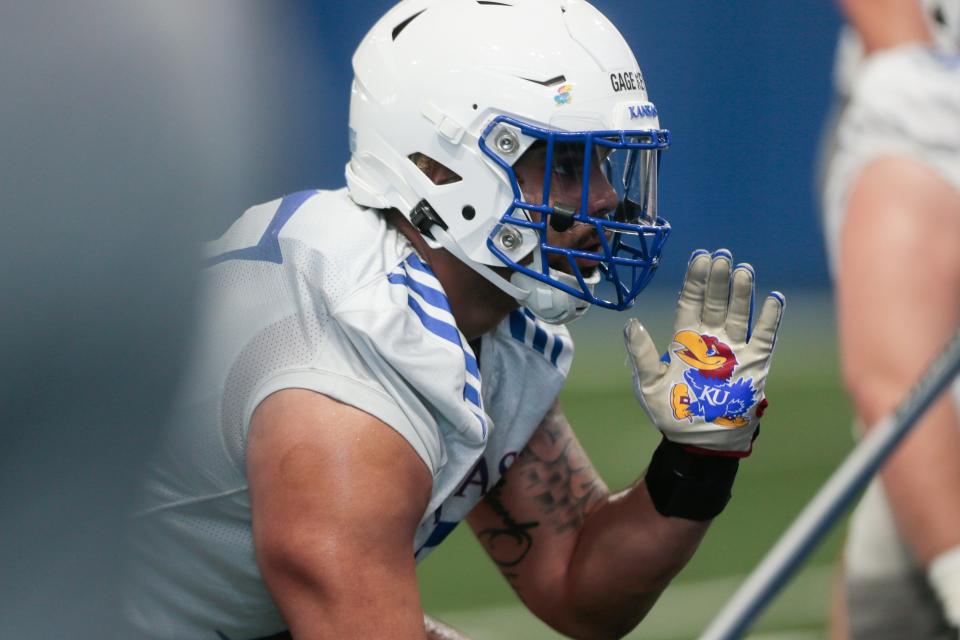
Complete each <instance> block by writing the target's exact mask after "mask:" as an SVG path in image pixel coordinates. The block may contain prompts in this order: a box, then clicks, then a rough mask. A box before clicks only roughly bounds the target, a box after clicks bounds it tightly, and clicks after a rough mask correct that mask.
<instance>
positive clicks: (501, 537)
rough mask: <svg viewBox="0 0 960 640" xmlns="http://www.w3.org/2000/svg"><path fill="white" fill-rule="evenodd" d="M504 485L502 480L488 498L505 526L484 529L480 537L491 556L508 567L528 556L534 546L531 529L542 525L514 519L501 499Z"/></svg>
mask: <svg viewBox="0 0 960 640" xmlns="http://www.w3.org/2000/svg"><path fill="white" fill-rule="evenodd" d="M502 487H503V482H500V483H499V484H498V485H497V486H495V487H494V488H493V489H492V490H491V491H490V493H488V494H487V497H486V500H487V504H489V505H490V508H491V509H493V511H494V512H495V513H496V514H497V515H498V516H499V517H500V520H501V521H503V527H496V528H491V529H484V530H483V531H481V532H480V533H479V538H480V541H481V542H482V543H483V544H484V545H485V546H486V547H487V549H488V550H489V551H490V557H492V558H493V560H494V562H496V563H497V565H498V566H500V567H501V568H507V567H513V566H516V565H518V564H520V561H521V560H523V559H524V558H525V557H526V556H527V553H528V552H529V551H530V547H532V546H533V538H532V537H531V536H530V533H529V531H530V529H533V528H535V527H538V526H540V523H539V522H517V521H516V520H514V519H513V516H511V515H510V512H509V511H508V510H507V508H506V507H505V506H503V503H502V502H501V501H500V491H501V489H502ZM505 575H506V574H505ZM508 577H509V576H508Z"/></svg>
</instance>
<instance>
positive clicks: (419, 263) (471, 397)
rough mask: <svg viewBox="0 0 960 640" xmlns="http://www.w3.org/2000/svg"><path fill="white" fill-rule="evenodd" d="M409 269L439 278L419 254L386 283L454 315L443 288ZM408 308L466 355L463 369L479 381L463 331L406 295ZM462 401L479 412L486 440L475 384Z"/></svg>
mask: <svg viewBox="0 0 960 640" xmlns="http://www.w3.org/2000/svg"><path fill="white" fill-rule="evenodd" d="M407 267H409V268H412V269H416V270H417V271H420V272H422V273H425V274H427V275H429V276H431V277H433V278H436V274H434V273H433V269H431V268H430V265H428V264H427V263H425V262H424V261H423V260H421V259H420V257H419V256H418V255H417V254H415V253H412V254H410V256H409V257H408V258H407V259H406V261H405V262H404V265H403V268H402V269H401V268H400V267H398V268H397V270H396V271H394V272H392V273H389V274H387V281H388V282H390V283H391V284H402V285H404V286H406V287H407V288H408V289H409V290H410V291H413V292H416V293H417V294H418V295H419V296H420V297H421V298H423V300H424V302H426V303H427V304H428V305H430V306H432V307H434V308H436V309H441V310H443V311H446V312H447V313H449V314H451V315H453V312H452V311H451V309H450V302H449V301H448V300H447V296H446V294H445V293H444V292H443V291H442V290H440V289H434V288H433V287H430V286H428V285H425V284H423V283H422V282H419V281H417V280H414V279H413V278H411V277H410V274H409V273H408V272H407V271H406V269H407ZM438 283H439V281H438ZM407 305H408V306H409V307H410V308H411V309H412V310H413V312H414V313H415V314H417V317H418V318H419V319H420V322H421V323H422V324H423V326H424V328H426V329H427V331H429V332H430V333H432V334H434V335H435V336H438V337H440V338H442V339H444V340H446V341H447V342H450V343H451V344H454V345H456V346H457V347H459V348H460V350H461V352H462V353H463V364H464V368H465V369H466V370H467V372H468V373H470V375H472V376H473V377H474V378H476V379H477V380H478V381H479V380H480V366H479V364H478V363H477V359H476V357H475V356H474V355H473V354H472V353H470V352H469V351H468V350H467V347H465V346H464V344H463V341H461V340H460V330H459V329H457V327H456V325H453V324H450V323H449V322H446V321H444V320H439V319H437V318H434V317H433V316H431V315H430V314H429V313H427V311H426V310H425V309H424V308H423V306H422V305H421V304H420V303H419V302H418V301H417V300H416V299H415V298H414V297H413V296H411V295H409V294H408V295H407ZM463 399H464V401H465V402H468V403H469V404H471V405H473V406H474V407H476V408H477V409H479V410H480V411H479V412H477V411H473V409H471V413H473V415H474V417H476V419H477V421H478V422H479V423H480V429H481V431H482V433H483V436H484V437H486V435H487V421H486V420H485V419H484V417H483V413H482V412H483V400H482V398H481V395H480V391H479V390H478V389H477V388H476V387H474V386H473V385H471V384H469V383H467V382H464V385H463Z"/></svg>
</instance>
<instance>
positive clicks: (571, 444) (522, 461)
mask: <svg viewBox="0 0 960 640" xmlns="http://www.w3.org/2000/svg"><path fill="white" fill-rule="evenodd" d="M517 464H518V465H520V469H519V476H520V478H521V479H522V480H523V481H524V482H525V483H526V486H525V490H527V491H530V492H536V493H535V494H534V499H535V500H536V503H537V505H538V506H539V507H540V509H541V511H542V512H543V514H544V516H545V520H546V523H547V524H549V525H550V526H551V527H552V528H553V530H554V532H556V533H564V532H567V531H576V530H578V529H579V528H580V526H581V525H582V524H583V521H584V520H585V519H586V517H587V514H588V513H589V512H590V511H591V509H592V508H593V506H594V505H595V504H597V502H599V501H600V500H602V499H603V497H604V496H605V495H606V492H607V488H606V485H604V483H603V481H602V480H600V478H599V477H598V476H597V474H596V471H594V469H593V467H592V466H591V464H590V461H589V460H588V459H587V456H586V454H585V453H584V452H583V449H581V448H580V444H579V443H578V442H577V441H576V439H575V438H574V436H573V432H572V431H571V429H570V426H569V424H567V422H566V418H565V417H564V416H563V414H562V413H561V412H560V411H559V409H552V410H551V411H550V413H549V414H547V418H546V420H544V422H543V425H542V426H541V428H540V429H539V430H538V431H537V433H536V434H534V437H533V438H532V439H531V440H530V442H529V443H527V446H526V448H525V449H524V450H523V453H521V454H520V457H519V458H517Z"/></svg>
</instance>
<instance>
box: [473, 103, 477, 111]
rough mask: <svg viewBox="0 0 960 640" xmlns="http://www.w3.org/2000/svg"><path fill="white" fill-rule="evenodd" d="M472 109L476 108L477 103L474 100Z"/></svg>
mask: <svg viewBox="0 0 960 640" xmlns="http://www.w3.org/2000/svg"><path fill="white" fill-rule="evenodd" d="M473 110H474V111H476V110H477V103H476V102H474V103H473Z"/></svg>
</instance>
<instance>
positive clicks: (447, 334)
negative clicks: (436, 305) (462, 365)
mask: <svg viewBox="0 0 960 640" xmlns="http://www.w3.org/2000/svg"><path fill="white" fill-rule="evenodd" d="M407 304H408V305H410V308H411V309H413V312H414V313H416V314H417V316H418V317H419V318H420V322H421V323H423V326H424V327H426V328H427V331H429V332H430V333H432V334H433V335H435V336H439V337H441V338H443V339H444V340H446V341H447V342H451V343H453V344H455V345H457V346H458V347H460V348H461V349H462V348H463V345H461V344H460V333H459V332H458V331H457V328H456V327H455V326H453V325H452V324H447V323H446V322H443V321H442V320H437V319H436V318H434V317H433V316H431V315H429V314H428V313H427V312H426V311H424V309H423V307H421V306H420V303H419V302H417V301H416V300H415V299H414V298H412V297H409V296H408V297H407Z"/></svg>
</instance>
